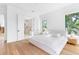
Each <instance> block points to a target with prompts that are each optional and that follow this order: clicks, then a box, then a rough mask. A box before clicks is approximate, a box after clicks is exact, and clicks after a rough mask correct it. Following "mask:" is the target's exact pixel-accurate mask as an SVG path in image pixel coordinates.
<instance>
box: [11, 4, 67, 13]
mask: <svg viewBox="0 0 79 59" xmlns="http://www.w3.org/2000/svg"><path fill="white" fill-rule="evenodd" d="M10 5H13V6H15V7H17V8H20V9H23V10H24V12H26V13H27V14H44V13H47V12H50V11H52V12H53V11H55V10H57V9H60V8H63V7H65V6H67V5H69V4H67V3H66V4H65V3H13V4H10Z"/></svg>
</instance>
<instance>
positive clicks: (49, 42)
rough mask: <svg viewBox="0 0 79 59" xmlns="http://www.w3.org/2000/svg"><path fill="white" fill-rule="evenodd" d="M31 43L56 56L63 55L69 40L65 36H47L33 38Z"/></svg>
mask: <svg viewBox="0 0 79 59" xmlns="http://www.w3.org/2000/svg"><path fill="white" fill-rule="evenodd" d="M29 41H30V42H31V43H32V44H34V45H35V46H37V47H39V48H41V49H42V50H44V51H46V52H47V53H48V54H53V55H56V54H60V53H61V51H62V49H63V48H64V46H65V44H66V42H67V38H66V37H65V36H61V37H49V36H47V35H38V36H33V37H31V39H29Z"/></svg>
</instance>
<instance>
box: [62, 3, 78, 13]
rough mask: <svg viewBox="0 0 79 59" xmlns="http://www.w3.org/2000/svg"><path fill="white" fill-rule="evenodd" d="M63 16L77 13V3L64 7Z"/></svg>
mask: <svg viewBox="0 0 79 59" xmlns="http://www.w3.org/2000/svg"><path fill="white" fill-rule="evenodd" d="M62 10H64V12H65V14H71V13H75V12H79V3H72V4H71V5H69V6H67V7H64V9H62Z"/></svg>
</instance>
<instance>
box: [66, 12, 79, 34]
mask: <svg viewBox="0 0 79 59" xmlns="http://www.w3.org/2000/svg"><path fill="white" fill-rule="evenodd" d="M65 26H66V29H67V32H68V34H76V35H79V12H77V13H72V14H68V15H65Z"/></svg>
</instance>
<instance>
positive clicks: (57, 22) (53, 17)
mask: <svg viewBox="0 0 79 59" xmlns="http://www.w3.org/2000/svg"><path fill="white" fill-rule="evenodd" d="M64 16H65V15H64V11H63V10H61V9H58V10H56V11H54V12H50V13H47V14H44V15H41V16H40V18H41V19H43V17H45V18H46V19H47V22H48V30H65V18H64Z"/></svg>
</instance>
